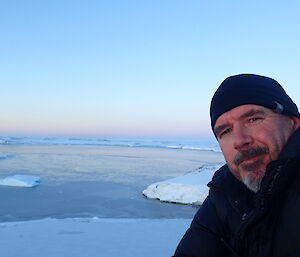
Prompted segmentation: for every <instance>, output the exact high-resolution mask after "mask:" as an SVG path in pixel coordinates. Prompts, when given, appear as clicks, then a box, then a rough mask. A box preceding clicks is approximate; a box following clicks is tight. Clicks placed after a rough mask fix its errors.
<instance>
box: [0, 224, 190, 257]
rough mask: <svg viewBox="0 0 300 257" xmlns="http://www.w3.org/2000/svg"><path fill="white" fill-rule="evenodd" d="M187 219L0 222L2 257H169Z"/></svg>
mask: <svg viewBox="0 0 300 257" xmlns="http://www.w3.org/2000/svg"><path fill="white" fill-rule="evenodd" d="M190 222H191V220H188V219H82V218H81V219H61V220H58V219H44V220H36V221H26V222H9V223H0V256H3V257H33V256H35V257H153V256H155V257H171V256H172V254H173V253H174V251H175V248H176V246H177V244H178V242H179V240H180V239H181V237H182V236H183V234H184V232H185V231H186V229H187V228H188V226H189V224H190Z"/></svg>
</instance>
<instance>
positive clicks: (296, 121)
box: [291, 117, 300, 131]
mask: <svg viewBox="0 0 300 257" xmlns="http://www.w3.org/2000/svg"><path fill="white" fill-rule="evenodd" d="M291 119H292V121H293V123H294V125H293V128H294V131H295V130H297V129H298V128H300V118H297V117H291Z"/></svg>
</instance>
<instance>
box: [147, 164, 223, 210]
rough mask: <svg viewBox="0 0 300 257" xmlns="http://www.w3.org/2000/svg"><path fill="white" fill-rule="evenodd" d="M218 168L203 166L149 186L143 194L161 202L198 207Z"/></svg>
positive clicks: (206, 193)
mask: <svg viewBox="0 0 300 257" xmlns="http://www.w3.org/2000/svg"><path fill="white" fill-rule="evenodd" d="M219 167H221V164H218V165H215V166H213V165H209V166H203V167H200V168H199V169H197V170H196V171H193V172H191V173H188V174H186V175H183V176H180V177H176V178H172V179H168V180H165V181H161V182H157V183H154V184H151V185H150V186H148V187H147V188H146V189H145V190H144V191H143V194H144V195H145V196H146V197H148V198H151V199H159V200H160V201H163V202H172V203H181V204H195V205H200V204H202V203H203V201H204V200H205V198H206V196H207V195H208V190H209V189H208V187H207V183H208V182H209V181H210V180H211V179H212V176H213V174H214V172H215V171H216V170H217V169H218V168H219Z"/></svg>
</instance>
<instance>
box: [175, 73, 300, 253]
mask: <svg viewBox="0 0 300 257" xmlns="http://www.w3.org/2000/svg"><path fill="white" fill-rule="evenodd" d="M210 116H211V126H212V129H213V132H214V134H215V136H216V138H217V140H218V142H219V145H220V147H221V150H222V152H223V155H224V157H225V160H226V165H224V166H223V167H221V168H220V169H219V170H218V171H217V172H216V173H215V174H214V177H213V179H212V181H211V182H210V183H209V184H208V186H209V187H210V191H209V195H208V197H207V198H206V200H205V201H204V203H203V204H202V206H201V207H200V209H199V210H198V212H197V214H196V215H195V217H194V219H193V221H192V224H191V226H190V228H189V229H188V230H187V232H186V234H185V235H184V236H183V238H182V240H181V242H180V243H179V245H178V247H177V249H176V252H175V255H174V256H175V257H217V256H218V257H229V256H230V257H233V256H234V257H237V256H239V257H242V256H247V257H270V256H272V257H300V129H298V128H299V127H300V114H299V112H298V108H297V106H296V105H295V103H294V102H293V101H292V99H291V98H290V97H289V96H288V95H287V94H286V92H285V91H284V89H283V88H282V87H281V86H280V85H279V83H278V82H277V81H275V80H273V79H271V78H268V77H264V76H259V75H253V74H241V75H236V76H232V77H229V78H227V79H225V80H224V81H223V82H222V84H221V85H220V87H219V88H218V89H217V91H216V92H215V94H214V96H213V98H212V101H211V108H210Z"/></svg>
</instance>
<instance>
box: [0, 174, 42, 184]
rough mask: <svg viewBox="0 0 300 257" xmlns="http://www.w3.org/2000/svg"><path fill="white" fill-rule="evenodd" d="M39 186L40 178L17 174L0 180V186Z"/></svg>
mask: <svg viewBox="0 0 300 257" xmlns="http://www.w3.org/2000/svg"><path fill="white" fill-rule="evenodd" d="M39 184H40V178H39V177H38V176H34V175H23V174H17V175H13V176H8V177H5V178H3V179H0V185H1V186H15V187H35V186H38V185H39Z"/></svg>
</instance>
